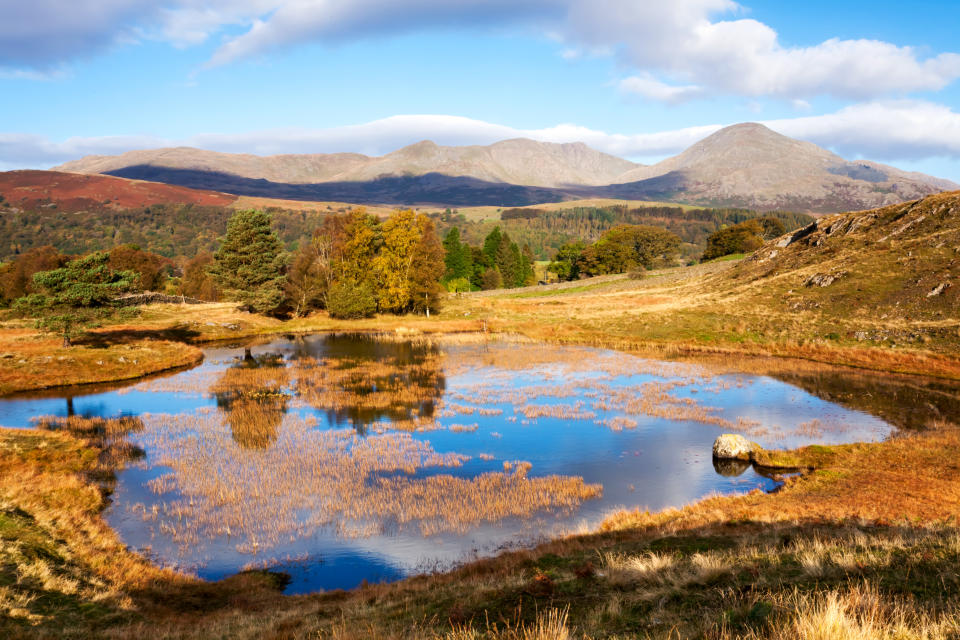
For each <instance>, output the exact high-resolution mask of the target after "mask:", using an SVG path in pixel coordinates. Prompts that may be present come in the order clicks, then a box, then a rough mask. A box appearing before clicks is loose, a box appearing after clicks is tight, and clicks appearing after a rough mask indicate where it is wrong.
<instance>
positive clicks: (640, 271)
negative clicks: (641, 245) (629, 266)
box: [627, 269, 647, 280]
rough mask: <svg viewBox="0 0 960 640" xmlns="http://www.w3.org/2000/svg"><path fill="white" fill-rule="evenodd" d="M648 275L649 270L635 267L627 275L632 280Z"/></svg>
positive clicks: (641, 278)
mask: <svg viewBox="0 0 960 640" xmlns="http://www.w3.org/2000/svg"><path fill="white" fill-rule="evenodd" d="M646 276H647V272H646V271H644V270H643V269H634V270H633V271H630V272H628V273H627V277H628V278H630V279H631V280H643V279H644V278H645V277H646Z"/></svg>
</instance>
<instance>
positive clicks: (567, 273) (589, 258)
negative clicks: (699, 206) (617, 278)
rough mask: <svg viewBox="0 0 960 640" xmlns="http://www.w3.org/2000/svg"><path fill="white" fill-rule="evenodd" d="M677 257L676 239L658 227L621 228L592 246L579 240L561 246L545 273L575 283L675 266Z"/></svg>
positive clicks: (678, 245)
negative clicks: (592, 277)
mask: <svg viewBox="0 0 960 640" xmlns="http://www.w3.org/2000/svg"><path fill="white" fill-rule="evenodd" d="M679 256H680V238H679V237H677V235H676V234H675V233H673V232H671V231H668V230H667V229H664V228H662V227H653V226H649V225H633V224H621V225H617V226H615V227H613V228H612V229H610V230H609V231H607V232H606V233H604V234H603V235H602V236H601V237H600V239H598V240H597V241H596V242H594V243H592V244H586V243H584V242H583V241H581V240H577V241H574V242H568V243H566V244H564V245H563V246H562V247H560V249H559V250H558V251H557V253H556V255H554V258H553V261H552V262H551V263H550V264H549V265H548V266H547V271H549V272H551V273H554V274H556V276H557V279H558V280H576V279H577V278H581V277H588V276H601V275H607V274H611V273H627V272H631V271H635V272H641V271H643V270H646V269H653V268H655V267H661V266H670V265H675V264H676V263H677V260H678V258H679Z"/></svg>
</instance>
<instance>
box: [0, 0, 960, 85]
mask: <svg viewBox="0 0 960 640" xmlns="http://www.w3.org/2000/svg"><path fill="white" fill-rule="evenodd" d="M743 11H744V10H743V8H742V7H740V5H738V4H737V3H735V2H733V1H732V0H672V1H671V2H650V1H643V0H391V1H390V2H384V1H383V0H33V1H31V2H4V3H2V4H0V24H2V25H3V26H4V28H3V29H2V30H0V67H7V68H33V69H38V68H46V67H49V66H51V65H53V64H56V63H58V62H62V61H65V60H70V59H71V58H73V57H75V56H78V55H85V54H89V53H91V52H95V51H97V50H100V49H102V48H104V47H107V46H109V45H111V44H113V43H115V42H117V41H119V40H121V39H125V38H126V39H129V38H130V37H131V36H132V35H134V34H140V35H142V36H143V37H149V38H162V39H165V40H168V41H170V42H172V43H174V44H176V45H177V46H191V45H196V44H198V43H201V42H204V41H207V40H209V39H210V38H211V37H213V36H215V35H216V36H223V35H224V34H225V32H226V31H230V32H231V33H232V32H233V31H235V30H237V29H239V30H240V31H241V33H240V34H239V35H233V36H231V37H227V38H226V39H225V40H224V42H223V43H222V44H221V45H220V46H219V48H218V49H217V50H216V52H215V53H214V54H213V56H212V58H211V59H210V60H209V62H208V64H209V65H212V66H216V65H221V64H227V63H230V62H233V61H236V60H239V59H242V58H246V57H250V56H256V55H261V54H264V53H269V52H271V51H275V50H278V49H282V48H286V47H291V46H295V45H298V44H302V43H305V42H326V43H336V42H343V41H349V40H357V39H364V38H371V37H382V36H389V35H392V34H398V33H404V32H410V31H416V30H424V29H431V28H451V27H453V28H467V29H474V28H478V27H481V28H482V27H489V26H496V25H506V24H512V25H525V26H527V27H529V28H531V29H533V30H534V32H536V33H539V34H540V35H544V36H548V37H550V38H555V39H558V40H559V41H560V42H561V43H562V46H563V51H564V53H562V54H561V55H570V53H571V52H575V51H589V52H603V51H606V52H610V53H611V54H612V55H616V56H617V57H618V58H619V59H620V61H621V62H622V63H624V64H625V65H626V67H627V68H628V69H630V71H628V75H629V76H630V77H628V78H627V79H625V80H624V81H623V82H622V85H621V86H622V88H623V89H624V90H626V91H633V92H635V93H638V94H640V95H643V96H645V97H646V98H648V99H653V100H661V101H666V102H677V101H681V100H687V99H692V98H694V97H698V96H701V95H704V94H707V93H717V92H720V93H728V94H735V95H742V96H748V97H775V98H780V99H784V100H796V99H799V100H803V99H807V98H811V97H814V96H818V95H833V96H837V97H841V98H847V99H855V100H868V99H876V98H880V97H889V96H903V95H906V94H909V93H911V92H916V91H936V90H939V89H942V88H943V87H945V86H947V85H948V84H950V83H952V82H953V81H955V80H956V79H957V78H960V55H957V54H955V53H941V54H938V55H934V56H930V57H922V56H921V55H920V54H919V53H918V52H917V51H915V50H914V49H912V48H911V47H906V46H897V45H895V44H891V43H888V42H881V41H877V40H863V39H860V40H840V39H830V40H826V41H824V42H822V43H819V44H815V45H812V46H805V47H792V46H786V45H784V44H783V43H781V42H780V40H779V38H778V35H777V33H776V31H775V30H774V29H773V28H771V27H770V26H768V25H766V24H763V23H762V22H759V21H757V20H753V19H748V18H743V17H741V15H740V14H742V12H743Z"/></svg>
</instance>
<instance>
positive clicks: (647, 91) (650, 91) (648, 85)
mask: <svg viewBox="0 0 960 640" xmlns="http://www.w3.org/2000/svg"><path fill="white" fill-rule="evenodd" d="M620 90H621V91H624V92H626V93H635V94H637V95H640V96H643V97H644V98H648V99H650V100H655V101H657V102H668V103H672V104H675V103H678V102H686V101H687V100H692V99H694V98H698V97H700V96H701V95H703V93H704V89H703V87H698V86H696V85H686V86H672V85H668V84H666V83H665V82H661V81H660V80H657V79H656V78H654V77H653V76H652V75H650V74H649V73H643V74H640V75H637V76H631V77H629V78H624V79H623V80H621V81H620Z"/></svg>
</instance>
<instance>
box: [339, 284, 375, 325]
mask: <svg viewBox="0 0 960 640" xmlns="http://www.w3.org/2000/svg"><path fill="white" fill-rule="evenodd" d="M327 311H328V312H329V313H330V316H331V317H333V318H339V319H341V320H355V319H357V318H369V317H370V316H372V315H373V314H374V313H376V311H377V299H376V297H375V296H374V295H373V287H371V286H370V284H369V283H367V282H360V283H357V282H353V281H352V280H343V281H340V282H337V283H335V284H334V285H333V286H331V287H330V290H329V291H328V292H327Z"/></svg>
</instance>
